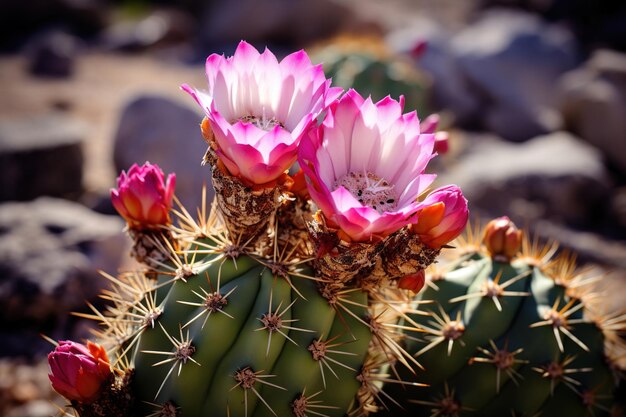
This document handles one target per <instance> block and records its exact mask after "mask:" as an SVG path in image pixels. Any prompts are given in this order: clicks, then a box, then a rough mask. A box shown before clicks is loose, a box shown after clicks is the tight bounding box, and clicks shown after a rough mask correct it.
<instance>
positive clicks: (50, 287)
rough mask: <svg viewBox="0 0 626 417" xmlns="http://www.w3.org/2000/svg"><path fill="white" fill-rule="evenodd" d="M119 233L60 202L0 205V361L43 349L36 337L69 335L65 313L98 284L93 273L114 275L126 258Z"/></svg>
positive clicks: (90, 296)
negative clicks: (6, 357) (42, 335)
mask: <svg viewBox="0 0 626 417" xmlns="http://www.w3.org/2000/svg"><path fill="white" fill-rule="evenodd" d="M123 227H124V223H123V222H122V220H120V219H119V218H118V217H117V216H105V215H101V214H97V213H95V212H92V211H90V210H89V209H87V208H85V207H83V206H81V205H79V204H77V203H73V202H69V201H66V200H59V199H52V198H46V197H43V198H39V199H37V200H35V201H32V202H28V203H18V202H10V203H3V204H0V323H2V324H0V333H1V334H2V335H3V336H2V340H3V343H2V344H1V346H0V356H5V355H18V354H19V355H28V354H29V353H31V354H32V353H33V352H36V351H37V350H38V349H41V348H42V347H45V345H46V343H45V341H44V340H43V339H41V338H40V337H39V336H38V334H39V333H40V332H47V334H48V335H50V336H56V337H68V336H69V335H70V334H71V333H72V326H73V323H74V322H75V321H76V320H75V318H73V317H70V316H69V312H71V311H77V310H83V311H84V310H85V309H86V307H85V301H91V302H97V295H98V294H99V292H100V291H101V289H102V288H104V287H105V286H106V280H105V279H103V278H102V277H101V276H100V275H99V273H98V270H103V271H107V272H109V273H112V274H115V273H116V272H117V269H118V267H119V265H120V264H121V261H122V259H123V257H125V255H126V254H127V253H128V250H127V249H125V248H127V247H128V246H127V245H128V243H127V238H126V237H125V236H124V234H123V233H122V230H123ZM9 336H10V337H9ZM25 342H28V343H25Z"/></svg>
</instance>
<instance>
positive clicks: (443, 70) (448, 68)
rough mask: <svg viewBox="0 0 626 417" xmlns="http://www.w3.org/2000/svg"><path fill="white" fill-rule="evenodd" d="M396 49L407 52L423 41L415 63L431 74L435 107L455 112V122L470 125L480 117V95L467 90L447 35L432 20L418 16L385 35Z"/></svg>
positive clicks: (466, 84)
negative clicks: (422, 47) (423, 44)
mask: <svg viewBox="0 0 626 417" xmlns="http://www.w3.org/2000/svg"><path fill="white" fill-rule="evenodd" d="M387 39H388V42H389V44H390V45H391V47H392V48H393V49H394V50H396V51H398V52H403V53H406V52H410V51H412V50H413V49H414V47H415V45H417V44H418V43H425V45H426V47H425V48H424V49H423V52H421V53H420V54H419V56H418V57H416V65H417V66H418V67H419V68H421V69H423V70H424V71H425V72H427V73H428V74H430V76H431V77H432V80H433V83H432V96H433V97H432V99H433V105H434V106H435V107H436V108H439V109H444V110H445V111H449V112H451V113H452V114H453V115H454V119H455V123H456V124H457V125H460V126H471V125H472V124H474V123H475V120H476V119H478V118H479V117H480V110H481V102H480V97H479V96H478V95H477V94H476V93H475V92H473V91H471V90H470V86H469V85H468V83H467V80H466V79H465V77H464V75H463V73H462V71H461V68H460V67H459V64H458V62H457V60H456V58H455V57H454V54H453V51H452V47H451V45H450V35H449V33H447V32H446V31H445V30H444V29H443V28H442V27H441V26H440V25H438V24H436V23H435V22H433V21H432V20H429V19H426V18H421V19H418V20H416V21H414V23H413V24H412V25H411V26H410V27H406V28H402V29H399V30H395V31H392V32H391V33H390V34H389V35H388V36H387Z"/></svg>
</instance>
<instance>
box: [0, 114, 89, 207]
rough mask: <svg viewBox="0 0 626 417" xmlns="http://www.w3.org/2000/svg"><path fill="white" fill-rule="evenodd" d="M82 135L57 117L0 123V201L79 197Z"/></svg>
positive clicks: (72, 123)
mask: <svg viewBox="0 0 626 417" xmlns="http://www.w3.org/2000/svg"><path fill="white" fill-rule="evenodd" d="M85 134H86V128H85V126H84V125H83V124H82V123H80V122H78V121H76V120H73V119H70V118H68V117H66V116H62V115H59V114H51V115H42V116H34V117H28V118H22V119H17V120H14V119H10V120H9V119H5V120H2V121H0V201H6V200H29V199H33V198H36V197H39V196H42V195H49V196H55V197H76V196H78V195H79V194H80V193H81V192H82V178H83V149H82V146H83V143H82V142H83V140H84V137H85Z"/></svg>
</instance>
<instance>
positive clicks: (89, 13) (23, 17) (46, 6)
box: [0, 0, 110, 50]
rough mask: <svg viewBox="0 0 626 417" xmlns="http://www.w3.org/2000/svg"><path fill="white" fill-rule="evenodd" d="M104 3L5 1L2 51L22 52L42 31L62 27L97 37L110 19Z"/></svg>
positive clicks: (0, 19) (0, 11)
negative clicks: (36, 33)
mask: <svg viewBox="0 0 626 417" xmlns="http://www.w3.org/2000/svg"><path fill="white" fill-rule="evenodd" d="M107 3H108V2H106V1H105V0H31V1H23V0H2V1H0V49H5V48H10V49H13V50H19V47H20V46H21V45H22V44H23V42H24V40H25V39H28V38H29V37H30V35H32V34H33V33H35V32H37V31H40V30H42V29H48V28H52V27H62V28H64V29H67V30H69V31H71V33H74V34H76V35H78V36H81V37H83V38H87V37H91V36H93V35H94V34H95V33H97V32H98V31H99V30H100V29H101V28H102V27H103V26H104V24H105V22H106V21H107V19H108V18H109V17H110V10H109V8H107V7H106V6H107Z"/></svg>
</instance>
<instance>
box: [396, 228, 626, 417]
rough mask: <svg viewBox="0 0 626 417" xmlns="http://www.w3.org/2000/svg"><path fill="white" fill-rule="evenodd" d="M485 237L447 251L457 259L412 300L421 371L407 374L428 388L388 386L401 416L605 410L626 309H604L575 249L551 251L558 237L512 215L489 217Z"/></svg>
mask: <svg viewBox="0 0 626 417" xmlns="http://www.w3.org/2000/svg"><path fill="white" fill-rule="evenodd" d="M478 235H479V234H478V233H476V232H474V233H473V234H472V233H470V237H469V239H466V240H465V241H462V242H460V245H459V248H458V249H457V250H456V251H455V252H449V253H448V254H449V255H451V257H450V262H449V263H447V264H445V263H444V265H445V266H443V267H438V268H437V269H436V270H432V271H431V272H430V273H429V274H428V278H427V282H428V287H427V288H426V289H425V290H424V291H423V292H422V293H421V294H420V295H419V296H418V297H417V298H416V300H415V304H416V305H414V306H413V307H415V308H417V307H419V314H411V315H410V317H411V319H412V320H413V321H414V322H415V323H417V324H418V327H421V328H422V331H423V333H422V334H418V335H417V337H411V338H407V339H406V348H407V350H408V351H409V352H411V353H412V354H413V355H414V356H415V357H416V358H417V360H418V361H419V362H420V363H421V364H422V366H423V367H424V371H423V372H418V373H417V374H416V375H411V374H409V373H407V372H404V371H403V370H400V378H401V379H407V380H415V381H419V382H422V383H425V384H428V385H429V387H428V388H424V389H419V390H411V391H408V390H400V389H394V387H393V386H392V387H389V389H388V391H389V393H390V394H391V395H393V396H395V398H396V399H398V400H399V403H401V404H402V406H403V407H405V409H406V412H404V414H406V415H412V416H423V415H424V416H433V415H436V416H462V415H480V416H508V415H516V416H517V415H524V416H534V415H544V416H556V415H567V416H585V415H596V416H597V415H604V414H606V413H608V412H609V409H610V408H611V406H612V404H613V402H614V391H615V389H616V387H617V385H616V384H618V382H619V381H620V375H619V364H618V363H617V361H618V360H619V359H621V358H620V355H621V356H622V357H623V352H624V350H623V349H624V341H623V339H622V338H621V336H623V331H624V328H625V327H626V326H625V323H624V318H625V317H624V316H619V315H615V314H613V315H611V314H608V315H607V314H606V312H604V311H603V310H602V302H601V297H600V296H599V294H594V293H593V292H591V291H590V284H591V280H589V279H585V278H583V277H584V275H581V274H579V273H578V272H577V271H576V270H575V268H574V260H573V258H572V257H569V256H566V255H562V256H554V255H555V252H556V246H555V245H548V246H545V247H542V246H541V245H538V244H537V243H536V242H535V243H534V244H531V243H530V241H529V240H528V239H526V240H523V239H522V236H521V232H519V231H518V230H517V229H516V228H515V226H514V225H513V224H512V223H510V221H508V219H506V218H501V219H497V220H495V221H492V222H491V223H490V224H489V225H487V227H486V230H485V236H484V240H483V244H481V242H480V241H478V240H477V239H476V237H477V236H478ZM520 249H521V251H520ZM455 253H456V255H454V254H455ZM418 305H419V306H418ZM619 332H622V334H621V335H620V333H619ZM620 352H621V353H620ZM401 414H402V412H398V411H396V410H394V413H393V415H401Z"/></svg>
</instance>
